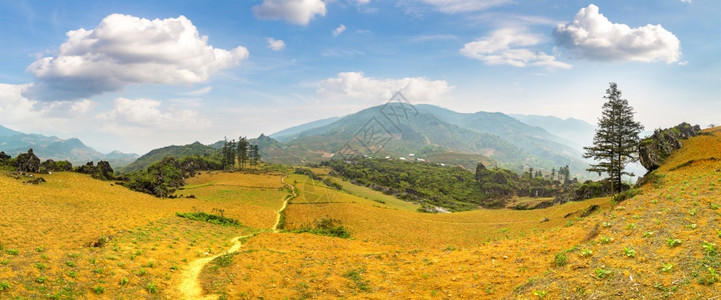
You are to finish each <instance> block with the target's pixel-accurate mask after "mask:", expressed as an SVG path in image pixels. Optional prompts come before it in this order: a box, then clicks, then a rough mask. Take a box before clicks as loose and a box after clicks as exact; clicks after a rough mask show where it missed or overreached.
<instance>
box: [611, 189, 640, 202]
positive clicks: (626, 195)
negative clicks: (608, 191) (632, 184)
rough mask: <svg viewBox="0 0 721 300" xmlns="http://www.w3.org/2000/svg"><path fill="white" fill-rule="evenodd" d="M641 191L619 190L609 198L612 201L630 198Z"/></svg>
mask: <svg viewBox="0 0 721 300" xmlns="http://www.w3.org/2000/svg"><path fill="white" fill-rule="evenodd" d="M642 193H643V191H641V190H640V189H630V190H627V191H623V192H620V193H618V194H616V195H613V197H612V198H611V200H612V201H613V202H616V203H618V202H621V201H625V200H627V199H631V198H633V197H636V196H637V195H641V194H642Z"/></svg>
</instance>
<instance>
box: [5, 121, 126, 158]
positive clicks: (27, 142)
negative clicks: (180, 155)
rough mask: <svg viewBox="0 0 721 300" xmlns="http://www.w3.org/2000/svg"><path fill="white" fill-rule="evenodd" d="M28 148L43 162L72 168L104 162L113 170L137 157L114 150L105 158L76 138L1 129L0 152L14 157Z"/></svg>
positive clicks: (104, 155)
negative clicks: (65, 161) (63, 161)
mask: <svg viewBox="0 0 721 300" xmlns="http://www.w3.org/2000/svg"><path fill="white" fill-rule="evenodd" d="M30 148H32V149H33V151H34V152H35V155H37V156H38V157H39V158H40V159H42V160H46V159H52V160H56V161H58V160H67V161H70V162H71V163H72V164H73V165H82V164H85V163H86V162H89V161H96V162H97V161H100V160H106V161H108V162H109V163H110V165H111V166H113V167H114V168H120V167H123V166H125V165H127V164H129V163H131V162H132V161H134V160H135V159H136V158H138V155H137V154H126V153H121V152H117V151H114V152H112V153H110V154H107V155H106V154H103V153H100V152H98V151H96V150H95V149H93V148H91V147H88V146H87V145H85V144H83V142H82V141H80V140H79V139H77V138H71V139H67V140H63V139H61V138H58V137H55V136H44V135H41V134H26V133H22V132H18V131H14V130H11V129H8V128H6V127H2V126H0V151H4V152H5V153H7V154H8V155H10V156H13V157H14V156H17V155H18V154H20V153H25V152H27V151H28V149H30Z"/></svg>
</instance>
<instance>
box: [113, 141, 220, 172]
mask: <svg viewBox="0 0 721 300" xmlns="http://www.w3.org/2000/svg"><path fill="white" fill-rule="evenodd" d="M218 143H220V146H222V145H223V142H222V141H221V142H218ZM218 143H215V144H213V145H203V144H201V143H200V142H195V143H192V144H187V145H182V146H175V145H173V146H167V147H163V148H158V149H155V150H152V151H150V152H148V153H147V154H145V155H143V156H141V157H139V158H138V159H136V160H135V161H134V162H132V163H131V164H129V165H127V166H126V167H124V168H122V169H120V172H123V173H129V172H134V171H139V170H143V169H145V168H147V167H148V166H150V165H151V164H153V163H154V162H158V161H161V160H163V158H165V157H166V156H172V157H175V158H182V157H186V156H191V155H197V156H212V155H214V154H215V153H217V152H218V149H219V148H215V147H214V145H216V144H218Z"/></svg>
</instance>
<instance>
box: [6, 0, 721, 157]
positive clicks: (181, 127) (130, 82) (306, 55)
mask: <svg viewBox="0 0 721 300" xmlns="http://www.w3.org/2000/svg"><path fill="white" fill-rule="evenodd" d="M719 15H721V2H719V1H712V0H654V1H628V0H618V1H615V0H607V1H602V2H600V1H599V2H588V1H544V0H536V1H518V0H515V1H514V0H466V1H461V0H383V1H381V0H325V1H324V0H255V1H249V0H244V1H236V0H228V1H182V0H178V1H148V0H143V1H131V0H122V1H112V0H106V1H16V0H0V66H1V67H0V125H3V126H5V127H8V128H11V129H14V130H17V131H21V132H26V133H39V134H44V135H55V136H58V137H60V138H71V137H77V138H80V139H81V140H82V141H84V142H85V143H86V144H87V145H89V146H91V147H93V148H95V149H97V150H100V151H101V152H106V153H107V152H110V151H113V150H120V151H123V152H133V153H138V154H143V153H146V152H148V151H150V150H152V149H154V148H158V147H163V146H167V145H171V144H175V145H181V144H188V143H192V142H194V141H200V142H202V143H206V144H208V143H213V142H215V141H218V140H222V139H223V138H224V137H226V136H227V137H228V138H229V139H231V138H237V137H238V136H247V137H257V136H258V135H260V134H261V133H265V134H271V133H273V132H276V131H279V130H282V129H285V128H288V127H291V126H294V125H299V124H303V123H306V122H310V121H314V120H318V119H323V118H328V117H334V116H343V115H347V114H350V113H353V112H356V111H358V110H360V109H364V108H367V107H370V106H374V105H380V104H383V103H384V102H385V101H387V100H388V99H389V98H390V97H391V96H392V95H393V94H394V93H395V92H396V91H401V92H402V93H403V94H404V95H405V97H406V98H407V99H408V100H409V102H411V103H428V104H434V105H438V106H441V107H445V108H449V109H452V110H455V111H459V112H476V111H489V112H504V113H508V114H512V113H513V114H535V115H554V116H558V117H561V118H569V117H573V118H577V119H582V120H585V121H587V122H589V123H591V124H595V123H596V120H597V118H598V117H599V116H600V111H601V106H602V104H603V102H604V99H603V96H604V94H605V90H606V88H608V85H609V82H616V83H618V87H619V89H620V90H621V91H622V92H623V97H624V98H626V99H628V101H629V103H630V104H631V105H632V106H633V107H634V109H635V111H636V119H637V120H638V121H640V122H641V123H642V124H643V125H644V126H645V127H646V129H647V130H652V129H654V128H665V127H670V126H673V125H675V124H678V123H680V122H683V121H687V122H690V123H694V124H700V125H701V126H702V127H706V126H707V125H708V124H721V62H720V61H719V57H718V54H719V53H721V18H719V17H718V16H719Z"/></svg>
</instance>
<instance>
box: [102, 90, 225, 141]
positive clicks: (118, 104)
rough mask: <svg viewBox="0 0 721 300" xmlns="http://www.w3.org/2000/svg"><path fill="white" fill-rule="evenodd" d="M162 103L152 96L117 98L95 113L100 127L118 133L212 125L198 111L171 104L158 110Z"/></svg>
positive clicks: (179, 129) (184, 128)
mask: <svg viewBox="0 0 721 300" xmlns="http://www.w3.org/2000/svg"><path fill="white" fill-rule="evenodd" d="M161 104H162V103H161V102H160V101H158V100H152V99H144V98H140V99H126V98H117V99H115V100H114V101H113V108H112V110H110V111H108V112H104V113H100V114H98V115H97V116H96V119H97V120H98V121H100V122H101V123H103V124H104V125H103V127H102V130H104V131H107V132H111V133H115V134H118V135H129V134H147V133H150V132H154V131H155V130H158V129H159V130H163V131H188V130H191V131H192V130H198V129H205V128H208V127H210V125H211V123H210V121H209V120H206V119H204V118H202V117H200V116H199V114H198V112H197V111H194V110H190V109H184V108H180V107H176V106H172V105H171V106H170V107H168V108H166V109H164V110H161Z"/></svg>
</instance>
